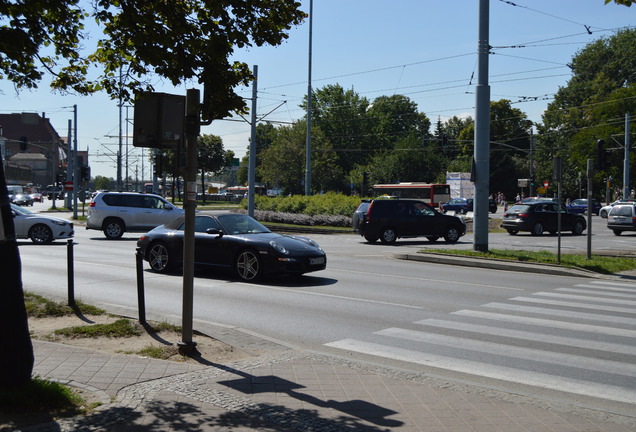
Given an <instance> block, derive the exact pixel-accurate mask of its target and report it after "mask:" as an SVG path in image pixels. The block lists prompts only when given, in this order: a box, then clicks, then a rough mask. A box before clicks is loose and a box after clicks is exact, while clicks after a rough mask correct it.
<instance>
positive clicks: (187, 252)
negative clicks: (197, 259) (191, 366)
mask: <svg viewBox="0 0 636 432" xmlns="http://www.w3.org/2000/svg"><path fill="white" fill-rule="evenodd" d="M199 100H200V99H199V90H197V89H189V90H188V91H187V94H186V170H185V176H184V179H185V196H184V199H183V207H184V209H185V229H184V232H183V310H182V312H183V314H182V324H181V330H182V333H181V342H179V347H180V348H179V349H180V350H181V351H182V352H183V353H184V354H189V353H190V352H192V350H193V349H194V347H195V346H196V343H195V342H193V341H192V308H193V298H194V210H195V208H196V206H197V138H198V136H199V132H200V130H201V123H200V109H201V108H200V105H199Z"/></svg>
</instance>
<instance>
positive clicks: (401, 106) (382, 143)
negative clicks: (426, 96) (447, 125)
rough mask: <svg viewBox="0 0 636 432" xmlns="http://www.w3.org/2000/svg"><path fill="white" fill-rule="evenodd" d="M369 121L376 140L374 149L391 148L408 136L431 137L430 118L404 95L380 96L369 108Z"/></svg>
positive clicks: (423, 139) (373, 137)
mask: <svg viewBox="0 0 636 432" xmlns="http://www.w3.org/2000/svg"><path fill="white" fill-rule="evenodd" d="M367 116H368V117H369V118H368V123H369V125H370V128H371V129H370V131H371V133H372V135H371V138H372V139H373V141H374V146H373V150H374V151H381V150H385V149H391V148H393V147H394V145H395V143H396V142H398V141H399V140H401V139H404V138H406V137H408V136H416V137H419V138H420V140H421V141H425V140H426V139H428V138H429V129H430V127H431V122H430V120H429V119H428V118H427V117H426V115H425V114H421V113H419V112H418V111H417V104H416V103H415V102H413V101H411V100H410V99H409V98H408V97H406V96H402V95H393V96H380V97H378V98H376V99H375V100H374V101H373V103H372V104H371V105H369V109H368V110H367Z"/></svg>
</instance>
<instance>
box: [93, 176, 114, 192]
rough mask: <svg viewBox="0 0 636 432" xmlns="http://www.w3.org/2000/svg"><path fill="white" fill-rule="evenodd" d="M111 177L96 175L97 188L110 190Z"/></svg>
mask: <svg viewBox="0 0 636 432" xmlns="http://www.w3.org/2000/svg"><path fill="white" fill-rule="evenodd" d="M110 182H111V179H109V178H108V177H104V176H99V175H98V176H95V180H94V183H95V190H108V189H110Z"/></svg>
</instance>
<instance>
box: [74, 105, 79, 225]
mask: <svg viewBox="0 0 636 432" xmlns="http://www.w3.org/2000/svg"><path fill="white" fill-rule="evenodd" d="M73 113H74V114H73V219H77V188H78V187H79V181H78V180H79V166H78V165H79V164H78V163H77V105H73Z"/></svg>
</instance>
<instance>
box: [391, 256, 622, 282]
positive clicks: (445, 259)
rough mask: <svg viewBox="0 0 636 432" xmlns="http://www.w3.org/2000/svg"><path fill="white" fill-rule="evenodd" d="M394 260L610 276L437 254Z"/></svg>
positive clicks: (601, 276) (580, 270)
mask: <svg viewBox="0 0 636 432" xmlns="http://www.w3.org/2000/svg"><path fill="white" fill-rule="evenodd" d="M393 258H395V259H401V260H406V261H419V262H429V263H435V264H450V265H461V266H465V267H479V268H488V269H493V270H507V271H519V272H526V273H527V272H531V273H541V274H548V275H555V276H579V277H589V278H608V277H611V276H610V275H603V274H599V273H596V272H593V271H589V270H584V269H576V268H566V267H562V266H560V265H557V264H535V263H526V262H515V261H507V260H498V259H491V258H476V257H463V256H454V255H446V254H437V253H430V252H427V253H417V254H393Z"/></svg>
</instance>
